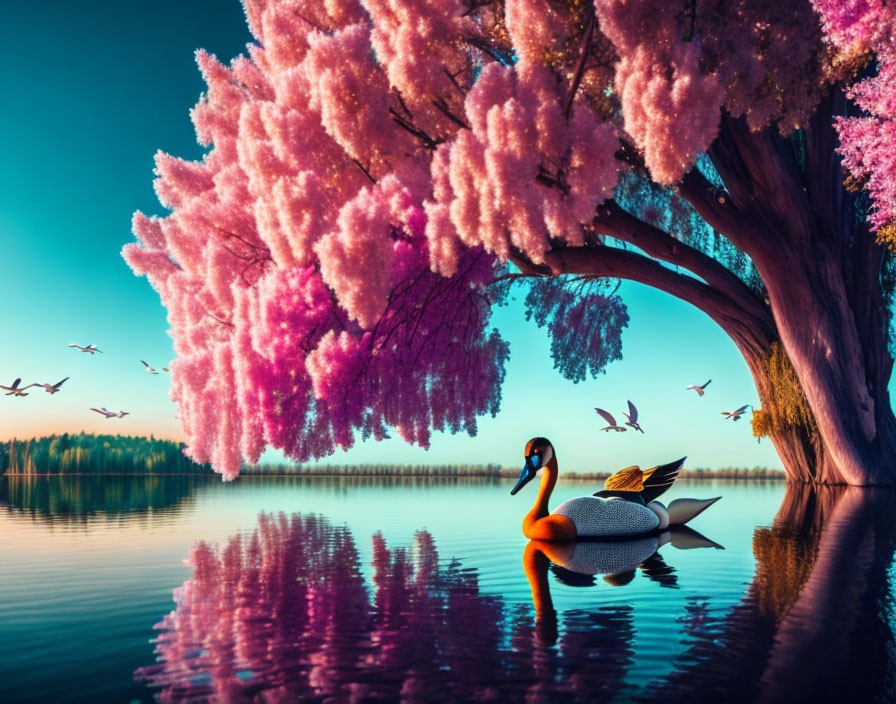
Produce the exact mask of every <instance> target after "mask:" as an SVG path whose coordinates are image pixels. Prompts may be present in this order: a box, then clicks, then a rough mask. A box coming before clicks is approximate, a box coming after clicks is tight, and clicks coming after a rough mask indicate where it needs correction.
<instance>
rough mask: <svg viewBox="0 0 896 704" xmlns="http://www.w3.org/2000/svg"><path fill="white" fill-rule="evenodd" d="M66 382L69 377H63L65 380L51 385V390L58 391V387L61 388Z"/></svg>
mask: <svg viewBox="0 0 896 704" xmlns="http://www.w3.org/2000/svg"><path fill="white" fill-rule="evenodd" d="M68 380H69V377H65V379H63V380H62V381H57V382H56V383H55V384H53V388H54V389H58V388H59V387H60V386H62V385H63V384H64V383H65V382H67V381H68Z"/></svg>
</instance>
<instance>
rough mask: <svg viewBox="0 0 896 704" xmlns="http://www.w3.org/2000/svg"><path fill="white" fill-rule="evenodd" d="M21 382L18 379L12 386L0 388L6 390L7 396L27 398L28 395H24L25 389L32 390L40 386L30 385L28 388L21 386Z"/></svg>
mask: <svg viewBox="0 0 896 704" xmlns="http://www.w3.org/2000/svg"><path fill="white" fill-rule="evenodd" d="M21 382H22V380H21V379H16V380H15V381H14V382H12V386H0V389H5V390H6V395H7V396H27V395H28V394H26V393H24V391H25V389H30V388H31V387H32V386H39V384H28V386H19V384H20V383H21Z"/></svg>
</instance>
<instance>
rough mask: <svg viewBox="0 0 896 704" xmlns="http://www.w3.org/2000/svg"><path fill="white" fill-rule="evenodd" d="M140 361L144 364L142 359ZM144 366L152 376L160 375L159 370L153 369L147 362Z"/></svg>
mask: <svg viewBox="0 0 896 704" xmlns="http://www.w3.org/2000/svg"><path fill="white" fill-rule="evenodd" d="M140 361H141V362H143V360H142V359H141V360H140ZM143 366H144V367H146V371H148V372H149V373H150V374H158V373H159V372H158V370H157V369H153V368H152V367H151V366H149V365H148V364H147V363H146V362H143Z"/></svg>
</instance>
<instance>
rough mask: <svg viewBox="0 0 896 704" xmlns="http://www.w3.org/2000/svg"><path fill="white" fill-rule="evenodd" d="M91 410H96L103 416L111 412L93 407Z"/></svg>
mask: <svg viewBox="0 0 896 704" xmlns="http://www.w3.org/2000/svg"><path fill="white" fill-rule="evenodd" d="M90 410H91V411H96V412H97V413H99V414H100V415H101V416H106V415H109V414H108V413H106V412H105V411H101V410H100V409H99V408H91V409H90Z"/></svg>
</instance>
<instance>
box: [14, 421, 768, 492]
mask: <svg viewBox="0 0 896 704" xmlns="http://www.w3.org/2000/svg"><path fill="white" fill-rule="evenodd" d="M79 474H87V475H109V476H111V475H117V474H124V475H128V474H140V475H153V474H172V475H174V474H190V475H206V476H213V475H214V472H212V470H211V468H210V467H209V466H208V465H204V464H197V463H196V462H193V461H192V460H191V459H189V458H188V457H187V456H186V455H185V454H184V445H183V443H179V442H174V441H172V440H162V439H158V438H154V437H149V438H146V437H140V436H130V435H93V434H90V433H77V434H69V433H63V434H61V435H49V436H46V437H41V438H31V439H30V440H16V439H13V440H9V441H6V442H3V443H0V475H8V476H14V475H79ZM610 474H611V472H586V473H583V472H564V473H562V474H561V479H562V480H569V481H578V480H588V481H595V480H603V479H606V478H607V477H608V476H609V475H610ZM518 475H519V469H517V468H505V467H501V466H500V465H497V464H488V465H419V464H418V465H408V464H365V465H335V464H333V465H324V464H306V465H295V464H261V465H252V466H248V467H244V468H243V470H242V472H241V476H247V477H265V476H289V477H470V478H474V477H479V478H486V479H510V478H514V479H515V478H516V477H517V476H518ZM681 478H682V479H733V480H757V479H758V480H783V479H785V474H784V471H783V470H780V469H769V468H766V467H754V468H752V469H747V468H740V467H725V468H721V469H699V468H691V469H685V470H683V471H682V473H681Z"/></svg>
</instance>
